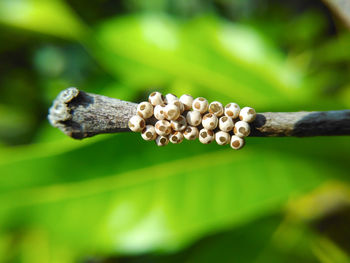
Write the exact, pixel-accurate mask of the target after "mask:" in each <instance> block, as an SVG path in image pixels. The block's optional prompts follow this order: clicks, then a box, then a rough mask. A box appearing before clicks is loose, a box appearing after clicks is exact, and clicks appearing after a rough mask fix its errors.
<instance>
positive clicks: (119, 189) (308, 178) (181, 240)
mask: <svg viewBox="0 0 350 263" xmlns="http://www.w3.org/2000/svg"><path fill="white" fill-rule="evenodd" d="M135 136H137V135H136V134H121V135H118V136H111V137H102V136H101V137H99V138H103V140H100V139H99V140H96V141H95V142H94V141H93V140H90V142H94V143H90V142H89V140H87V141H85V142H86V143H85V146H84V147H81V146H82V145H84V143H83V144H81V142H74V143H73V141H72V146H73V145H75V144H76V145H77V146H78V145H79V148H75V147H74V148H71V147H65V148H64V147H63V146H60V145H59V144H58V143H57V144H56V145H54V144H43V145H42V146H40V145H38V146H30V147H28V148H27V149H23V150H21V149H20V148H18V149H17V151H13V154H12V155H11V157H8V158H6V159H7V161H6V159H3V162H2V163H1V164H0V170H1V171H2V176H1V177H0V188H1V190H0V191H1V194H0V202H1V203H2V206H1V207H0V224H1V225H3V231H5V233H6V232H7V231H9V230H10V229H12V228H13V227H18V226H20V225H22V226H26V227H25V228H26V229H28V230H30V229H32V228H33V227H37V226H40V227H41V228H42V231H45V232H47V233H46V235H47V236H48V238H49V243H50V246H55V245H58V246H60V247H62V246H63V247H65V246H70V247H74V248H75V249H76V251H77V253H78V254H79V253H83V254H84V253H86V252H87V251H90V253H95V252H91V250H90V249H93V251H96V253H101V252H102V251H104V252H106V253H111V252H123V253H126V252H129V253H131V252H137V253H140V252H144V251H149V250H154V249H166V250H173V249H176V248H179V247H181V246H183V245H185V244H187V243H188V242H191V241H192V240H193V239H196V238H198V237H199V236H201V235H203V234H204V233H207V232H212V231H215V230H219V229H223V228H227V227H233V226H237V225H239V224H241V223H243V222H249V221H250V220H253V219H255V218H257V217H260V216H262V215H264V214H267V213H270V212H271V211H274V210H275V209H277V208H278V207H279V206H281V205H282V204H283V203H284V202H286V200H288V198H290V197H291V196H294V195H297V194H300V193H302V192H304V191H306V190H308V189H311V188H312V187H314V186H316V185H317V184H318V183H320V182H322V181H323V180H325V179H326V178H327V176H329V177H334V176H335V175H336V176H337V177H339V178H340V177H341V176H346V172H344V171H345V170H344V169H343V168H344V167H342V166H341V165H338V164H339V163H342V165H345V166H347V164H346V163H344V162H343V161H342V159H341V158H339V156H344V155H343V152H342V150H341V148H343V149H344V150H343V151H345V152H347V153H349V145H348V144H344V142H343V140H341V139H337V138H332V139H329V138H324V139H322V140H321V139H317V140H313V141H314V143H313V142H312V140H311V139H310V140H309V143H308V142H306V141H302V140H298V139H295V140H292V139H278V138H274V139H273V140H271V139H269V140H271V141H269V147H268V148H267V147H266V141H265V140H264V142H262V140H261V139H255V140H254V139H251V140H250V141H251V146H250V147H251V148H250V149H248V148H247V149H244V150H242V151H239V152H236V151H232V150H230V149H226V150H220V151H218V150H216V149H218V147H219V146H217V145H209V146H208V145H201V144H199V143H198V142H197V143H191V146H190V147H189V144H190V142H186V143H183V144H182V145H173V146H168V147H166V148H160V149H158V148H157V151H155V149H156V148H155V147H156V146H155V145H154V144H152V143H151V144H150V143H147V142H143V141H141V139H140V140H137V139H135ZM281 143H282V144H281ZM318 145H319V147H318V149H317V151H316V153H315V154H314V152H315V147H317V146H318ZM280 146H282V147H283V148H284V149H288V152H289V153H287V152H285V153H282V152H280V151H279V150H278V149H279V147H280ZM308 146H309V147H308ZM311 146H312V147H311ZM59 148H61V150H59ZM49 149H52V150H49ZM122 149H124V151H126V152H123V153H121V151H122ZM274 149H276V150H277V151H275V150H274ZM300 149H303V151H302V152H301V151H300ZM308 149H310V150H308ZM332 149H337V151H338V153H339V156H337V158H335V159H334V160H333V159H332V158H330V156H329V154H330V153H331V152H332V151H335V150H332ZM48 150H49V151H48ZM22 151H24V152H23V153H21V152H22ZM293 152H294V153H293ZM2 153H3V156H6V155H9V152H7V153H6V151H5V150H2ZM96 153H98V155H96ZM21 156H22V157H21ZM323 160H327V162H325V161H323ZM295 167H297V169H298V171H297V172H296V171H295V169H296V168H295ZM19 214H20V215H22V216H20V217H18V216H16V215H19ZM14 219H15V220H14ZM63 244H64V245H63Z"/></svg>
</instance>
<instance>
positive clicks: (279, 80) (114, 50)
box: [91, 14, 307, 107]
mask: <svg viewBox="0 0 350 263" xmlns="http://www.w3.org/2000/svg"><path fill="white" fill-rule="evenodd" d="M96 37H97V40H98V44H97V45H96V46H95V47H93V46H91V48H92V49H91V50H93V53H94V54H95V56H96V58H98V59H99V60H101V62H102V63H103V64H104V65H105V67H107V68H109V70H111V71H112V72H115V74H117V75H118V76H121V77H122V78H123V81H124V82H125V83H126V84H127V85H130V86H139V87H145V86H146V87H147V86H150V85H163V86H164V85H166V84H167V83H169V82H172V81H174V80H178V79H180V80H186V81H188V82H190V83H193V84H194V86H196V87H197V88H195V89H194V90H192V92H193V94H201V95H202V96H203V93H204V95H205V93H208V94H209V93H210V94H212V93H215V94H216V97H218V98H219V99H221V98H224V99H226V100H227V101H228V99H227V98H230V99H232V98H235V100H237V101H239V102H242V103H244V104H249V103H254V105H256V106H257V107H261V106H263V105H267V104H271V103H274V105H285V104H286V102H287V101H291V100H295V102H297V101H299V102H300V100H302V101H303V100H304V99H305V100H306V99H307V98H306V97H304V96H301V94H304V92H303V90H302V89H300V85H301V83H302V82H301V81H302V76H301V74H300V72H298V70H297V68H295V67H294V68H293V66H292V65H288V63H287V61H286V59H285V58H283V55H282V53H281V52H279V51H278V50H277V49H275V48H273V47H272V46H270V45H269V44H268V43H267V42H266V41H265V40H264V39H263V38H262V37H261V36H260V35H259V34H258V33H257V32H256V31H254V30H253V29H252V28H249V27H247V26H242V25H238V24H229V23H225V22H222V21H220V20H218V19H217V18H215V17H204V18H199V19H196V20H192V21H190V22H186V23H183V24H181V23H179V22H178V21H176V20H174V19H171V18H169V17H167V16H159V15H157V16H154V15H149V14H148V15H142V16H125V17H120V18H118V19H113V20H109V21H107V22H105V23H104V24H102V25H101V26H100V27H99V28H98V29H97V34H96ZM304 95H305V94H304ZM295 102H294V103H295ZM279 103H281V104H279ZM276 107H277V106H276Z"/></svg>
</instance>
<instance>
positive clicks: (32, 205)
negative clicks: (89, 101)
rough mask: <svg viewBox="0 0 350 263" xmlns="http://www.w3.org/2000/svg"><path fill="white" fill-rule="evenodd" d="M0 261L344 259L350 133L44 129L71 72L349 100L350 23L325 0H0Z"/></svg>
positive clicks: (200, 92)
mask: <svg viewBox="0 0 350 263" xmlns="http://www.w3.org/2000/svg"><path fill="white" fill-rule="evenodd" d="M0 39H1V41H0V61H1V62H0V262H35V263H41V262H68V263H69V262H84V263H85V262H240V263H241V262H243V263H244V262H255V263H264V262H268V263H270V262H287V263H288V262H300V263H303V262H305V263H306V262H322V263H330V262H349V261H350V256H349V255H350V254H349V253H350V245H349V244H350V227H349V226H350V209H349V204H350V188H349V176H350V162H349V158H350V140H349V138H348V137H332V138H331V137H323V138H321V137H316V138H248V139H247V144H246V146H245V147H244V148H243V149H242V150H240V151H234V150H232V149H231V148H230V147H228V146H226V147H222V146H218V145H216V144H215V143H212V144H210V145H202V144H200V143H199V142H198V141H196V142H188V141H185V142H183V143H182V144H180V145H168V146H167V147H163V148H159V147H157V146H156V145H155V144H154V143H153V142H145V141H143V140H142V139H141V137H140V135H139V134H135V133H123V134H115V135H100V136H96V137H94V138H89V139H86V140H83V141H76V140H73V139H71V138H68V137H67V136H65V135H64V134H63V133H61V132H60V131H59V130H57V129H54V128H53V127H51V126H50V125H49V123H48V121H47V119H46V116H47V112H48V108H49V107H50V105H51V103H52V101H53V99H54V98H55V97H56V96H57V94H58V93H59V92H60V91H61V90H63V89H65V88H67V87H70V86H76V87H78V88H80V89H82V90H84V91H88V92H94V93H99V94H103V95H107V96H112V97H116V98H120V99H123V100H130V101H135V102H140V101H143V100H145V99H146V98H147V94H149V93H150V92H152V91H154V90H158V91H161V92H162V93H164V94H166V93H168V92H171V93H174V94H177V95H178V96H180V95H182V94H184V93H188V94H191V95H192V96H194V97H197V96H203V97H206V98H207V99H208V100H209V101H213V100H218V101H221V102H222V103H223V104H226V103H228V102H231V101H234V102H237V103H238V104H240V105H241V106H252V107H254V108H255V109H256V110H257V111H258V112H264V111H299V110H338V109H345V108H349V107H350V85H349V83H350V82H349V80H350V72H349V69H350V61H349V59H350V48H349V46H350V34H349V32H348V30H347V28H346V27H345V26H344V24H343V23H342V21H341V20H339V19H338V18H337V16H336V15H335V14H334V13H332V12H331V11H330V10H329V9H328V8H327V6H325V5H324V4H323V3H322V2H321V1H316V0H313V1H301V0H300V1H299V0H298V1H292V0H291V1H273V0H262V1H253V0H247V1H225V0H217V1H209V0H208V1H199V0H188V1H185V0H179V1H170V0H167V1H157V0H151V1H141V0H132V1H126V0H125V1H112V0H95V1H83V0H66V1H63V0H50V1H48V0H0Z"/></svg>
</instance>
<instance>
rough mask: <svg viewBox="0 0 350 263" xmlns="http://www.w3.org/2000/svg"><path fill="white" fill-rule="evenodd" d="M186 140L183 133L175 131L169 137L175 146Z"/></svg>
mask: <svg viewBox="0 0 350 263" xmlns="http://www.w3.org/2000/svg"><path fill="white" fill-rule="evenodd" d="M183 140H184V136H183V134H182V132H179V131H175V132H173V133H172V134H170V136H169V141H170V142H171V143H174V144H179V143H181V142H182V141H183Z"/></svg>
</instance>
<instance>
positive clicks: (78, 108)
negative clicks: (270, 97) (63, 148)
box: [48, 88, 350, 139]
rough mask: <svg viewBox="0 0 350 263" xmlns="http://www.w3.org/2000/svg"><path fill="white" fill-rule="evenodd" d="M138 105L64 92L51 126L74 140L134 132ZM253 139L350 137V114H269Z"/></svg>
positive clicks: (256, 123) (56, 103)
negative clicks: (130, 122)
mask: <svg viewBox="0 0 350 263" xmlns="http://www.w3.org/2000/svg"><path fill="white" fill-rule="evenodd" d="M136 107H137V104H136V103H133V102H128V101H122V100H119V99H114V98H109V97H106V96H102V95H97V94H91V93H86V92H83V91H80V90H78V89H77V88H68V89H66V90H64V91H62V92H61V93H60V94H59V95H58V96H57V98H56V100H55V101H54V103H53V105H52V107H51V108H50V111H49V116H48V119H49V121H50V123H51V124H52V125H53V126H54V127H57V128H59V129H60V130H62V131H63V132H64V133H65V134H67V135H68V136H71V137H72V138H74V139H83V138H87V137H91V136H94V135H97V134H101V133H116V132H124V131H130V130H129V128H128V120H129V118H130V117H132V116H133V115H135V113H136ZM251 126H252V132H251V135H250V136H256V137H261V136H298V137H306V136H322V135H323V136H331V135H350V110H341V111H324V112H322V111H321V112H317V111H315V112H265V113H259V114H258V115H257V118H256V120H255V121H254V122H253V123H252V125H251Z"/></svg>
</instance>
